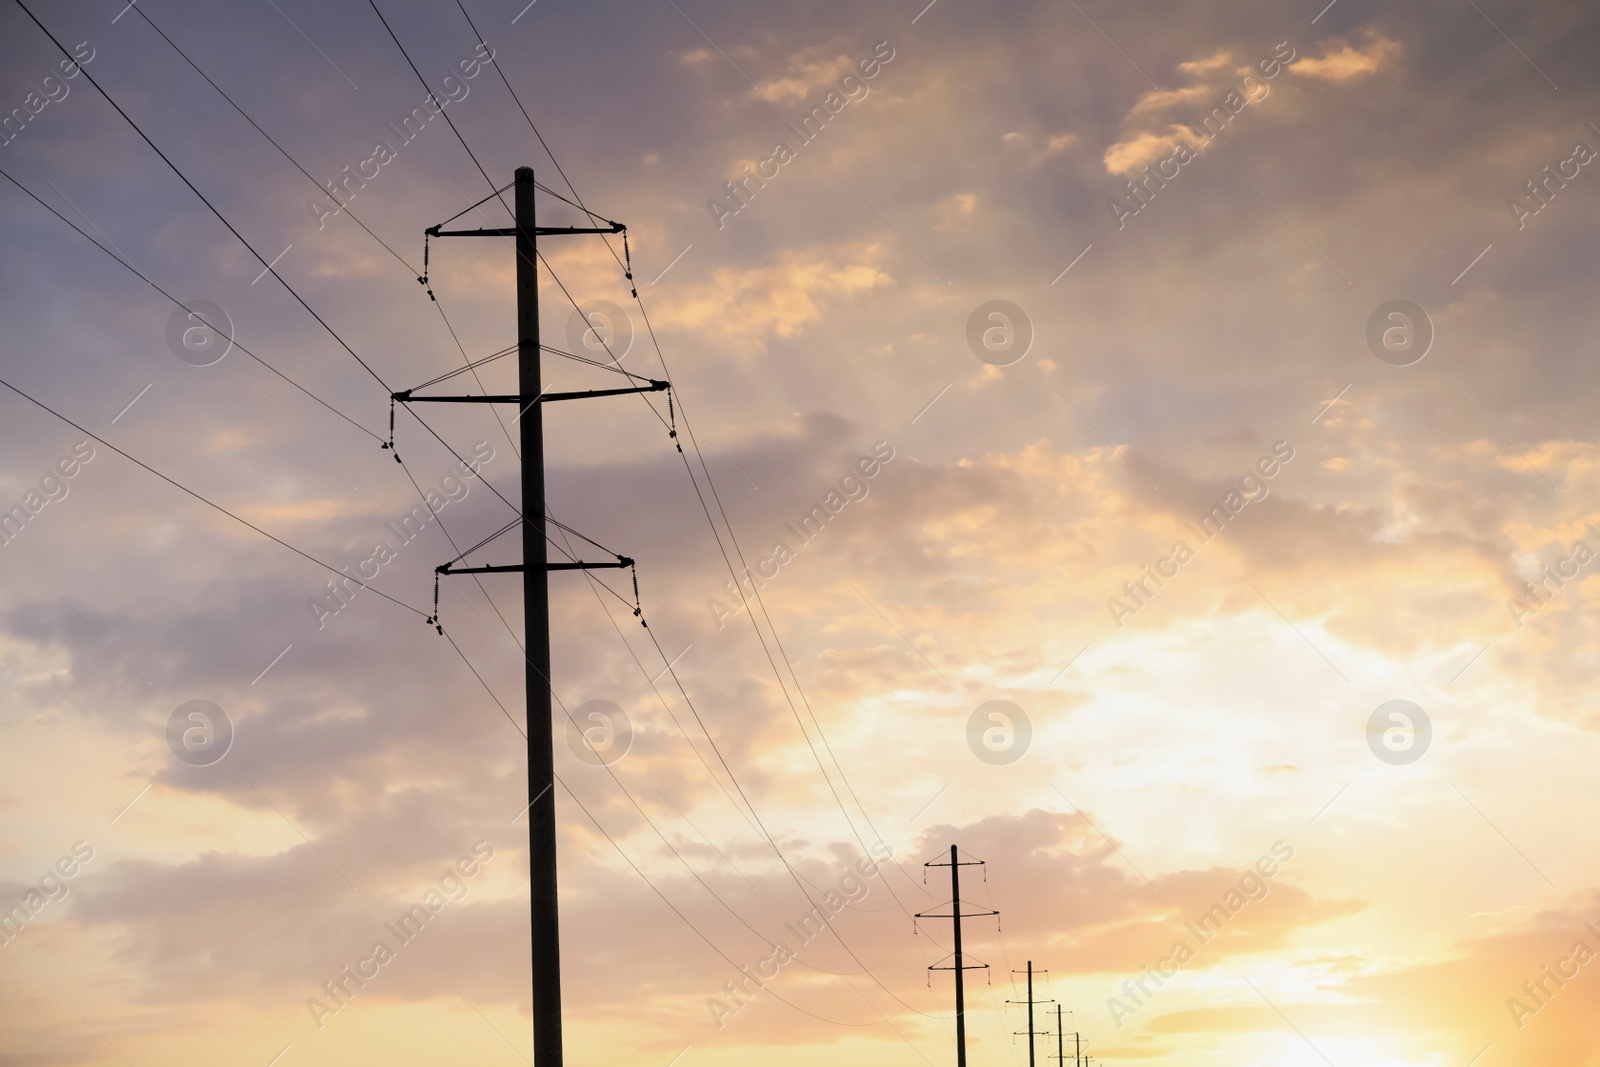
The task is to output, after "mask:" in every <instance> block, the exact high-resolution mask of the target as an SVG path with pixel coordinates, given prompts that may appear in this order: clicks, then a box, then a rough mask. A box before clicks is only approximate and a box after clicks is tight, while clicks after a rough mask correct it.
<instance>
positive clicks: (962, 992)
mask: <svg viewBox="0 0 1600 1067" xmlns="http://www.w3.org/2000/svg"><path fill="white" fill-rule="evenodd" d="M922 866H923V867H924V868H927V867H949V868H950V912H949V914H947V915H946V914H940V913H938V912H918V913H917V915H916V916H915V917H916V918H918V919H949V920H951V925H952V926H953V927H954V929H955V951H954V952H953V953H952V956H953V959H954V963H953V965H952V966H941V965H939V964H934V965H932V966H930V967H929V968H928V970H930V971H954V972H955V974H956V1067H967V997H966V983H965V980H964V979H963V978H962V972H963V971H981V970H987V969H988V967H989V965H988V964H987V963H976V964H969V963H967V962H966V955H965V954H964V953H963V952H962V949H961V920H962V919H970V918H973V917H975V916H980V915H999V914H1000V913H999V912H998V911H967V912H963V911H962V910H961V868H962V867H981V866H983V861H982V860H966V861H963V860H961V859H958V858H957V856H956V846H954V845H951V846H950V861H949V862H948V863H931V862H930V863H924V864H923V865H922Z"/></svg>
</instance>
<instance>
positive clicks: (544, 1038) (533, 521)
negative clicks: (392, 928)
mask: <svg viewBox="0 0 1600 1067" xmlns="http://www.w3.org/2000/svg"><path fill="white" fill-rule="evenodd" d="M516 189H517V191H516V207H517V237H516V248H517V392H518V393H519V394H520V395H521V396H523V397H524V398H528V397H536V396H538V395H539V394H540V392H541V391H542V390H543V388H544V385H543V381H542V375H541V373H540V366H539V268H538V263H539V258H538V256H539V253H538V246H537V244H536V242H535V240H534V210H533V168H532V167H518V168H517V172H516ZM519 428H520V430H521V438H522V441H521V444H522V565H523V572H522V620H523V626H524V628H525V630H524V632H525V633H526V635H527V653H528V654H527V670H526V672H525V677H526V678H527V696H528V797H529V799H530V800H531V801H533V807H531V808H529V809H528V867H529V871H528V875H529V881H530V887H529V893H528V903H529V908H530V911H531V918H532V921H533V926H532V930H533V1062H534V1067H562V1062H561V1061H562V1055H561V919H560V915H559V911H558V907H557V899H556V891H557V886H556V798H555V794H554V793H553V792H551V796H550V803H548V804H540V803H538V798H540V797H542V796H543V795H544V793H545V792H547V791H550V790H551V789H552V787H553V786H554V785H555V737H554V719H553V715H552V708H551V705H550V575H549V572H548V571H547V570H546V569H545V568H546V564H547V562H548V559H549V557H548V554H547V553H546V550H545V520H544V405H543V404H540V403H529V404H527V406H526V407H525V408H524V410H523V412H522V419H521V425H520V427H519Z"/></svg>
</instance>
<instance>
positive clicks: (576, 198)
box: [456, 0, 917, 914]
mask: <svg viewBox="0 0 1600 1067" xmlns="http://www.w3.org/2000/svg"><path fill="white" fill-rule="evenodd" d="M456 6H457V7H458V8H460V10H461V14H462V17H463V18H465V19H466V21H467V25H468V27H469V28H470V29H471V30H472V32H473V35H474V36H476V37H477V38H478V42H479V44H480V45H482V46H483V47H484V48H488V42H487V41H486V40H485V39H484V37H483V35H482V34H481V33H479V31H478V27H477V25H476V24H475V23H474V22H473V20H472V16H471V14H470V13H469V12H468V11H467V9H466V5H465V4H464V3H462V0H456ZM495 73H496V74H497V75H498V76H499V78H500V80H501V82H502V83H503V84H504V85H505V88H506V91H507V92H508V93H509V94H510V96H511V98H512V100H513V102H515V104H516V105H517V110H518V111H520V112H521V113H522V117H523V119H524V120H525V121H526V122H527V124H528V128H529V129H530V130H532V131H533V135H534V137H535V138H536V139H537V140H538V142H539V145H540V147H542V148H543V149H544V151H545V154H546V155H547V156H549V157H550V162H551V164H552V165H553V166H554V167H555V168H556V172H557V173H558V174H560V175H561V179H562V181H563V182H565V183H566V185H567V188H568V190H569V191H570V192H571V193H572V196H573V199H572V200H568V199H567V198H566V197H564V196H561V195H560V194H559V193H557V192H555V190H553V189H550V188H549V187H547V186H542V187H543V188H544V189H545V191H546V192H547V193H549V194H550V195H552V196H556V197H557V198H558V199H560V200H562V201H564V202H565V203H567V204H571V205H572V206H574V207H576V208H578V209H579V210H580V211H583V212H584V213H585V214H586V215H588V216H589V217H590V218H591V219H600V218H602V216H598V215H596V214H595V213H594V212H592V211H590V210H589V208H588V207H587V206H586V205H585V204H584V203H583V197H582V196H581V195H579V193H578V190H577V187H576V186H575V185H574V184H573V182H572V179H571V178H570V177H568V176H567V173H566V171H565V169H563V168H562V166H561V163H560V161H559V160H558V159H556V156H555V153H554V152H553V151H552V150H551V149H550V146H549V144H548V143H547V142H546V141H545V139H544V135H543V134H541V133H540V132H539V128H538V125H537V124H536V123H534V121H533V117H532V116H531V115H529V114H528V109H527V108H526V107H524V106H523V104H522V100H521V98H520V97H519V96H518V95H517V91H516V89H515V88H513V87H512V85H511V82H510V79H509V78H507V77H506V73H505V71H504V70H502V69H501V68H500V66H499V64H496V65H495ZM458 136H459V134H458ZM464 143H465V142H463V144H464ZM480 169H481V168H480ZM485 177H487V175H485ZM491 184H492V183H491ZM536 184H537V183H536ZM604 221H607V222H610V221H611V220H604ZM601 238H602V240H603V241H604V243H605V246H606V249H607V251H609V252H610V253H611V257H612V259H614V260H616V262H617V266H618V267H620V268H622V269H623V273H624V275H625V276H626V277H627V278H628V279H629V280H630V282H631V281H632V278H633V273H632V270H631V268H630V267H629V266H628V265H626V264H625V263H624V262H623V260H622V259H620V258H618V256H617V253H616V250H615V249H614V248H612V246H611V242H610V241H609V240H608V239H606V238H605V236H604V235H601ZM542 258H543V257H542V256H541V259H542ZM546 267H547V268H548V263H546ZM553 274H554V272H553V271H552V275H553ZM562 289H563V291H564V292H565V286H563V287H562ZM632 293H633V297H634V299H635V301H637V302H638V304H639V313H640V316H641V317H642V318H643V319H644V321H645V326H646V329H647V330H648V332H649V334H650V339H651V344H652V345H653V347H654V348H655V350H656V355H657V357H658V358H659V359H660V360H661V365H662V369H663V371H665V372H666V374H667V377H668V379H671V377H672V375H671V371H670V369H668V367H667V363H666V357H665V355H664V354H663V353H662V351H661V345H660V342H659V340H658V339H657V338H656V334H655V327H654V326H653V325H652V324H651V322H650V317H649V313H648V312H647V311H646V309H645V306H644V300H643V298H641V297H640V296H639V291H638V287H637V285H633V286H632ZM567 295H568V299H569V300H570V299H571V294H570V293H569V294H567ZM573 306H574V307H576V306H577V303H576V301H573ZM606 349H607V352H608V353H609V352H610V347H609V345H608V346H606ZM613 358H615V357H613ZM645 400H646V403H649V399H648V398H647V397H646V398H645ZM679 402H680V406H681V403H682V401H681V398H680V401H679ZM650 408H651V410H652V411H655V405H654V404H650ZM656 417H657V418H658V419H659V418H660V414H659V412H657V415H656ZM684 424H685V426H686V428H688V429H689V433H690V441H691V444H692V445H693V446H694V448H695V452H696V454H697V455H698V456H699V459H700V464H701V468H702V470H703V471H704V473H705V476H706V480H707V483H708V484H710V485H711V487H712V492H713V496H714V497H715V498H716V500H717V507H718V510H719V511H720V512H721V513H722V516H723V521H724V523H725V524H726V525H727V528H728V534H729V538H730V540H733V541H734V544H735V548H736V551H738V554H739V556H740V563H741V564H742V565H745V567H746V573H748V570H749V568H748V565H747V564H745V560H744V557H743V552H742V550H738V545H737V539H736V538H735V537H734V534H733V527H732V525H731V523H728V519H727V512H726V510H725V509H724V508H723V507H722V501H721V497H720V494H717V493H716V489H715V483H714V482H712V480H711V473H710V469H709V467H707V466H706V463H705V457H704V454H703V453H701V452H700V447H699V442H698V440H697V439H696V438H695V436H694V432H693V427H692V426H690V425H689V418H688V413H687V411H686V412H685V414H684ZM680 451H681V449H680ZM690 476H691V480H692V479H693V473H692V472H690ZM697 491H698V489H697ZM707 517H708V519H709V513H708V515H707ZM714 528H715V524H714V523H713V529H714ZM724 558H725V559H726V555H725V554H724ZM732 569H733V568H732V564H731V562H729V571H730V572H732ZM731 576H732V577H733V580H734V584H735V586H738V585H739V580H738V575H737V574H732V575H731ZM756 595H757V600H758V602H759V603H760V605H761V610H762V614H763V615H764V616H766V619H767V625H768V628H769V629H770V630H771V631H772V635H773V640H774V643H775V644H777V645H778V647H779V651H780V654H781V655H782V657H783V659H784V661H785V663H786V665H787V666H788V668H789V674H790V677H791V678H793V679H794V684H795V688H796V690H797V691H798V692H800V695H801V702H802V704H804V705H805V707H806V710H807V713H808V714H809V715H810V717H811V720H812V724H813V726H815V728H816V730H817V733H818V735H819V736H820V737H822V739H823V744H824V747H826V748H827V750H828V755H829V758H830V759H832V760H833V762H834V766H835V768H836V769H837V771H838V773H839V776H840V778H841V779H842V780H843V781H844V782H845V786H846V789H847V791H848V792H849V793H850V795H851V798H852V799H853V800H854V801H855V803H856V806H857V808H858V809H859V810H860V811H861V814H862V817H863V818H864V819H865V820H866V822H867V825H868V829H870V830H871V831H872V833H873V834H874V836H876V837H877V838H878V839H879V840H882V836H881V835H880V834H878V831H877V829H876V827H875V826H873V824H872V818H871V816H870V814H868V812H867V810H866V808H865V807H864V806H863V805H862V804H861V801H860V797H859V796H858V795H857V794H856V791H855V787H854V786H853V785H852V784H851V783H850V781H849V778H848V776H847V775H846V773H845V771H844V766H843V764H842V763H840V762H839V760H838V757H837V755H836V754H835V753H834V752H833V746H832V744H831V743H830V742H828V740H827V736H826V734H825V732H824V731H823V729H822V724H821V722H820V721H819V720H818V719H817V717H816V713H815V711H814V710H813V709H812V708H811V704H810V701H809V700H807V699H806V697H805V695H804V691H803V690H801V688H800V682H799V676H798V675H797V674H796V673H795V671H794V664H793V662H792V661H790V660H789V657H788V654H787V652H786V651H784V650H783V648H782V641H781V639H780V638H779V636H778V632H777V629H776V627H775V626H774V625H773V623H772V619H771V615H770V613H768V611H767V608H766V604H765V601H764V600H762V598H761V596H760V591H759V589H758V590H757V594H756ZM741 596H742V589H741ZM753 618H754V617H753V615H752V619H753ZM758 633H759V628H758ZM763 645H764V642H763ZM769 658H770V654H769ZM774 670H776V665H774ZM781 686H782V681H781V678H780V687H781ZM785 695H786V696H787V689H786V688H785ZM791 707H792V705H791ZM797 718H798V713H797ZM801 732H802V734H805V728H804V726H803V724H802V726H801ZM806 742H807V745H808V746H809V745H810V743H811V742H810V738H809V736H807V737H806ZM813 755H814V756H815V750H814V749H813ZM818 762H819V765H820V762H821V761H820V757H818ZM823 775H824V777H825V778H826V777H827V771H826V770H825V769H824V770H823ZM829 785H830V788H831V787H832V783H831V781H830V783H829ZM841 807H842V802H841ZM845 818H846V821H847V822H850V816H849V814H848V812H845ZM850 825H851V829H852V831H854V824H853V822H852V823H851V824H850ZM856 837H857V840H858V843H861V844H862V846H863V848H865V842H861V841H860V835H859V834H856ZM895 863H896V866H897V867H898V868H899V870H900V873H901V874H902V875H903V876H904V877H905V878H906V880H907V881H908V882H910V883H911V884H912V885H913V886H915V885H916V884H917V883H916V882H915V880H914V879H912V878H911V876H910V875H909V874H908V873H906V871H905V868H904V867H902V866H900V864H899V861H898V859H897V860H896V861H895ZM892 893H893V890H891V894H892ZM895 899H896V903H900V902H899V898H898V896H896V898H895ZM900 906H901V910H902V911H906V913H907V914H910V913H909V911H908V910H907V909H906V908H905V906H904V904H901V905H900Z"/></svg>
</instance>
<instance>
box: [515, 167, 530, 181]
mask: <svg viewBox="0 0 1600 1067" xmlns="http://www.w3.org/2000/svg"><path fill="white" fill-rule="evenodd" d="M524 174H526V175H527V176H528V177H530V178H531V177H533V168H532V167H518V168H517V171H516V176H517V177H518V178H519V179H520V178H521V177H522V176H523V175H524Z"/></svg>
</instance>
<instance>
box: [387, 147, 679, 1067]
mask: <svg viewBox="0 0 1600 1067" xmlns="http://www.w3.org/2000/svg"><path fill="white" fill-rule="evenodd" d="M512 186H513V187H514V188H515V190H516V193H515V212H516V219H515V220H514V221H515V225H513V226H509V227H500V228H494V229H477V230H445V229H443V228H442V227H443V226H444V225H448V223H443V224H441V225H439V226H430V227H428V229H427V233H428V236H429V237H510V238H513V239H514V241H515V249H516V256H517V393H516V394H515V395H509V396H506V395H491V396H481V395H472V396H414V395H412V390H410V389H407V390H404V391H402V392H398V393H395V394H394V396H393V399H394V400H395V401H398V402H400V403H415V402H420V401H445V402H453V403H476V404H515V405H517V408H518V410H519V411H520V412H521V413H522V414H521V416H520V422H521V426H520V427H519V430H520V433H521V438H522V440H521V448H520V451H521V453H522V508H521V522H522V562H521V563H518V564H511V565H502V566H486V567H458V566H455V564H456V563H457V562H459V561H460V558H461V557H459V556H458V557H457V558H456V559H453V560H451V561H450V562H449V563H446V564H444V565H443V566H440V567H437V568H435V570H436V572H437V573H438V574H442V575H449V574H482V573H488V572H503V571H518V572H521V574H522V597H523V623H524V627H525V639H526V645H527V652H526V657H527V670H526V678H527V706H528V711H527V723H528V800H529V805H528V848H529V852H528V866H529V882H530V885H529V907H530V910H531V913H532V920H533V1056H534V1067H562V1063H561V1061H562V1042H561V947H560V937H561V924H560V919H559V915H558V913H557V908H556V807H555V797H554V796H553V795H552V796H551V797H550V802H549V803H548V804H540V803H539V801H540V799H541V798H542V797H543V796H544V794H545V793H547V792H550V791H551V790H552V789H553V787H554V785H555V752H554V739H553V736H552V727H553V725H554V724H553V722H552V719H553V715H552V707H551V689H550V580H549V575H548V572H550V571H558V570H591V569H595V568H606V567H614V568H623V567H631V566H633V560H631V559H629V558H627V557H626V556H618V557H617V559H616V562H614V563H585V562H578V561H574V562H571V563H551V562H549V561H548V556H547V553H546V549H545V539H546V536H547V527H546V524H545V492H544V411H543V406H544V405H545V404H547V403H550V402H551V401H556V400H578V399H585V398H588V397H594V396H613V395H617V394H621V393H651V392H658V391H660V390H663V389H666V388H668V383H666V382H658V381H654V380H650V379H646V380H647V381H649V385H646V386H642V387H639V388H629V389H591V390H587V391H584V392H576V393H547V392H545V391H544V387H543V383H542V374H541V369H540V360H539V355H540V351H541V349H542V346H541V345H540V343H539V268H538V263H539V250H538V245H537V243H536V240H535V239H536V238H538V237H543V236H547V235H556V234H597V233H622V232H624V230H625V229H626V228H625V227H624V226H623V225H622V224H621V223H620V222H611V223H610V224H609V225H608V226H603V227H583V226H535V225H534V203H533V192H534V180H533V168H531V167H518V168H517V171H516V175H515V179H514V181H513V182H512ZM503 191H504V190H499V191H498V192H503ZM498 192H497V193H496V194H491V195H498ZM485 199H487V197H486V198H485ZM469 210H470V209H469ZM461 214H465V212H461ZM605 221H608V222H609V220H605ZM424 259H426V257H424ZM630 277H631V276H630ZM418 280H419V281H424V280H425V279H418ZM418 388H422V387H421V386H418ZM396 458H398V457H396ZM490 540H493V538H491V539H490ZM484 543H485V544H487V543H488V542H484ZM478 547H482V546H481V545H480V546H478ZM471 551H473V550H472V549H469V550H468V552H471ZM465 554H466V553H463V555H465ZM434 611H435V617H434V619H432V620H431V621H433V622H434V623H435V624H437V623H438V618H437V612H438V608H437V595H436V596H435V608H434ZM440 632H441V633H443V632H444V631H443V630H440Z"/></svg>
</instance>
